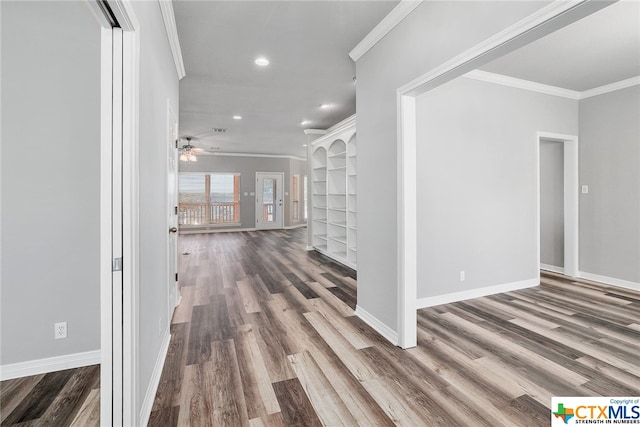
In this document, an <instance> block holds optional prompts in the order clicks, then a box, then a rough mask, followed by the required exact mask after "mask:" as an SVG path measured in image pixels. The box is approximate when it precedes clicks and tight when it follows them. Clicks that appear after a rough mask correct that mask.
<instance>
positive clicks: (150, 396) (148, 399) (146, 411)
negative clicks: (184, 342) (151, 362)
mask: <svg viewBox="0 0 640 427" xmlns="http://www.w3.org/2000/svg"><path fill="white" fill-rule="evenodd" d="M170 342H171V334H170V333H169V328H167V329H166V330H165V333H164V338H163V339H162V345H161V346H160V352H159V353H158V357H157V358H156V364H155V366H154V367H153V372H152V373H151V378H150V379H149V385H148V386H147V392H146V393H145V395H144V400H143V401H142V406H141V407H140V423H136V424H132V425H142V426H146V425H147V423H148V422H149V417H150V416H151V409H152V408H153V402H154V400H155V397H156V392H157V391H158V386H159V385H160V376H161V375H162V368H163V367H164V360H165V359H166V358H167V353H168V351H169V343H170ZM125 425H126V424H125Z"/></svg>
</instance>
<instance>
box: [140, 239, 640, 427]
mask: <svg viewBox="0 0 640 427" xmlns="http://www.w3.org/2000/svg"><path fill="white" fill-rule="evenodd" d="M305 238H306V230H305V229H297V230H282V231H274V232H243V233H216V234H208V235H204V234H200V235H189V236H181V237H180V253H182V255H180V257H181V258H180V278H181V280H180V283H181V285H182V301H181V303H180V305H179V306H178V308H177V309H176V311H175V314H174V317H173V321H172V325H171V330H172V337H171V343H170V347H169V352H168V355H167V359H166V361H165V366H164V370H163V373H162V377H161V380H160V385H159V388H158V393H157V395H156V399H155V402H154V406H153V411H152V414H151V420H150V423H149V425H155V426H167V425H180V426H188V425H194V426H195V425H215V426H218V425H233V426H235V425H252V426H259V425H265V426H266V425H273V426H279V425H286V426H291V425H304V426H312V425H330V426H335V425H349V426H350V425H358V424H359V425H393V424H394V423H395V424H399V425H413V426H417V425H447V426H454V425H469V424H470V423H473V424H477V425H487V426H497V425H528V426H530V425H548V423H549V417H550V412H549V405H550V402H551V397H552V396H579V395H625V394H628V395H637V394H639V393H640V385H639V384H640V366H639V362H638V358H637V354H638V353H639V352H640V325H638V324H637V319H638V318H639V317H640V295H638V293H635V292H633V291H627V290H624V289H619V288H615V289H614V288H608V287H603V286H601V285H598V284H595V283H593V282H583V281H581V282H579V283H578V282H569V281H565V280H562V279H560V278H558V277H555V276H550V275H546V276H543V285H542V286H540V287H536V288H532V289H528V290H523V291H517V292H511V293H507V294H500V295H494V296H490V297H484V298H478V299H474V300H468V301H464V302H460V303H454V304H448V305H443V306H438V307H433V308H429V309H423V310H420V311H419V313H418V314H419V315H418V319H419V330H418V331H419V332H418V334H419V336H418V343H419V345H418V347H416V348H414V349H411V350H408V351H402V350H400V349H399V348H397V347H394V346H392V345H391V344H389V343H388V342H387V341H386V340H384V339H383V338H381V337H380V336H379V335H378V334H377V333H376V332H374V331H373V330H372V329H371V328H369V327H368V326H367V325H366V324H365V323H364V322H363V321H361V320H360V319H359V318H358V317H356V316H354V313H353V309H354V308H355V302H356V280H355V274H354V273H353V272H352V271H351V270H348V269H345V268H343V267H340V266H338V265H337V264H335V263H333V262H330V261H329V260H328V259H326V258H324V257H321V256H318V255H316V254H315V253H314V252H306V251H305V250H304V244H305ZM361 286H365V285H363V284H361Z"/></svg>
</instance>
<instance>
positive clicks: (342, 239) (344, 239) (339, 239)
mask: <svg viewBox="0 0 640 427" xmlns="http://www.w3.org/2000/svg"><path fill="white" fill-rule="evenodd" d="M330 239H331V240H333V241H335V242H339V243H343V244H345V245H346V244H347V236H331V237H330Z"/></svg>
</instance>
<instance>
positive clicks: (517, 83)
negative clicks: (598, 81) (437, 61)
mask: <svg viewBox="0 0 640 427" xmlns="http://www.w3.org/2000/svg"><path fill="white" fill-rule="evenodd" d="M463 77H467V78H469V79H474V80H480V81H483V82H488V83H494V84H498V85H502V86H509V87H513V88H517V89H524V90H528V91H531V92H538V93H543V94H545V95H553V96H559V97H561V98H568V99H573V100H575V101H580V100H582V99H587V98H591V97H592V96H598V95H604V94H605V93H609V92H614V91H616V90H620V89H625V88H628V87H631V86H635V85H640V76H637V77H631V78H630V79H625V80H621V81H619V82H615V83H611V84H608V85H604V86H600V87H596V88H593V89H589V90H585V91H582V92H579V91H576V90H570V89H565V88H561V87H557V86H550V85H545V84H543V83H537V82H532V81H530V80H523V79H517V78H515V77H509V76H505V75H502V74H496V73H490V72H488V71H482V70H473V71H470V72H468V73H467V74H465V75H464V76H463Z"/></svg>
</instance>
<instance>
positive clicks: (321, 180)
mask: <svg viewBox="0 0 640 427" xmlns="http://www.w3.org/2000/svg"><path fill="white" fill-rule="evenodd" d="M313 182H327V180H326V179H314V180H313Z"/></svg>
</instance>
